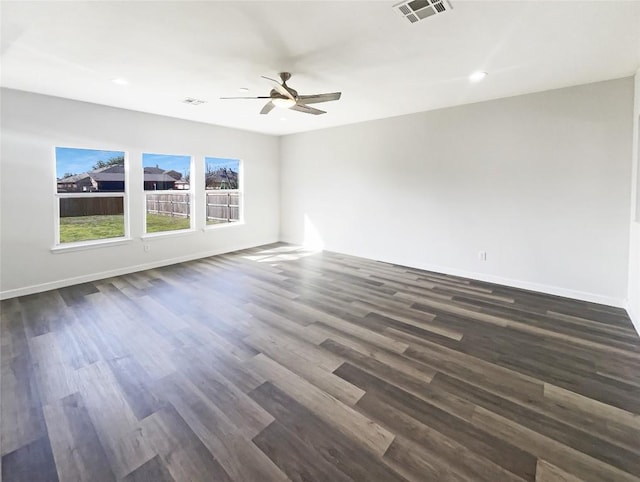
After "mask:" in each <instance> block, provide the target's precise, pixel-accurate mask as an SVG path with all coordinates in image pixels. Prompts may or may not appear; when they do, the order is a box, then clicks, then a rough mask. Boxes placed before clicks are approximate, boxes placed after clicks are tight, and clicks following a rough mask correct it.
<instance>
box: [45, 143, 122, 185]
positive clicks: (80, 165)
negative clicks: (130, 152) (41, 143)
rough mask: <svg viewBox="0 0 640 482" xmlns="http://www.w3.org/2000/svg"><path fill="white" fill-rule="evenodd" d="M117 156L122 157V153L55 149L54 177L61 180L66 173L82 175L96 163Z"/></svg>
mask: <svg viewBox="0 0 640 482" xmlns="http://www.w3.org/2000/svg"><path fill="white" fill-rule="evenodd" d="M118 156H124V152H122V151H98V150H95V149H76V148H73V147H56V177H57V178H61V177H62V176H64V174H65V173H67V172H70V173H73V174H82V173H83V172H87V171H91V170H93V166H94V165H95V163H96V162H98V161H108V160H109V159H110V158H112V157H118Z"/></svg>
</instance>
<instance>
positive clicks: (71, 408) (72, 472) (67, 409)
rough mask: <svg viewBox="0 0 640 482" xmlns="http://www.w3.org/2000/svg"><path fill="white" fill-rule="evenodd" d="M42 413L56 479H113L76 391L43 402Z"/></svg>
mask: <svg viewBox="0 0 640 482" xmlns="http://www.w3.org/2000/svg"><path fill="white" fill-rule="evenodd" d="M44 415H45V419H46V422H47V430H48V434H49V438H50V440H51V447H52V449H53V457H54V459H55V462H56V467H57V471H58V476H59V477H60V480H63V481H64V480H90V481H95V482H108V481H113V480H115V475H114V474H113V472H112V471H111V466H110V465H109V460H108V458H107V455H106V453H105V451H104V447H103V446H102V444H101V443H100V439H99V438H98V434H97V432H96V429H95V427H94V425H93V423H92V422H91V419H90V417H89V413H88V412H87V408H86V407H85V405H84V401H83V400H82V397H80V394H78V393H74V394H72V395H69V396H68V397H65V398H63V399H61V400H56V401H55V402H53V403H52V404H50V405H45V406H44Z"/></svg>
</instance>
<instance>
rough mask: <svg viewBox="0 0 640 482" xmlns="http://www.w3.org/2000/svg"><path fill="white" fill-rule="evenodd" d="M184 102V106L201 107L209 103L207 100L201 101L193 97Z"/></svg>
mask: <svg viewBox="0 0 640 482" xmlns="http://www.w3.org/2000/svg"><path fill="white" fill-rule="evenodd" d="M182 102H183V103H184V104H189V105H200V104H205V103H206V102H207V101H206V100H200V99H194V98H193V97H187V98H186V99H184V100H183V101H182Z"/></svg>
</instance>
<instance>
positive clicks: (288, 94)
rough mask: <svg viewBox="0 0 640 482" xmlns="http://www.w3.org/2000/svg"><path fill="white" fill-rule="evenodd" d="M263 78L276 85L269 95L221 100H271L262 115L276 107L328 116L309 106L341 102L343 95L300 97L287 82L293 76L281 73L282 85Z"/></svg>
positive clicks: (329, 94) (332, 93)
mask: <svg viewBox="0 0 640 482" xmlns="http://www.w3.org/2000/svg"><path fill="white" fill-rule="evenodd" d="M262 78H263V79H266V80H268V81H270V82H273V84H274V86H273V89H271V92H270V93H269V95H267V96H257V97H221V99H225V100H226V99H269V101H268V102H267V103H266V104H265V105H264V107H263V108H262V110H261V111H260V114H268V113H269V112H271V111H272V110H273V108H274V107H281V108H283V109H290V110H295V111H297V112H302V113H304V114H312V115H320V114H326V112H325V111H323V110H320V109H316V108H314V107H309V105H308V104H318V103H320V102H329V101H331V100H339V99H340V96H341V95H342V92H331V93H327V94H312V95H298V91H297V90H295V89H292V88H291V87H289V86H288V85H287V80H289V79H290V78H291V74H290V73H289V72H280V80H281V81H282V83H280V82H278V81H277V80H276V79H272V78H270V77H265V76H262Z"/></svg>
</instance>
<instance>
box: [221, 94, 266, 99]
mask: <svg viewBox="0 0 640 482" xmlns="http://www.w3.org/2000/svg"><path fill="white" fill-rule="evenodd" d="M220 98H221V99H225V100H226V99H271V96H269V95H261V96H259V97H220Z"/></svg>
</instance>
